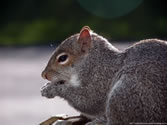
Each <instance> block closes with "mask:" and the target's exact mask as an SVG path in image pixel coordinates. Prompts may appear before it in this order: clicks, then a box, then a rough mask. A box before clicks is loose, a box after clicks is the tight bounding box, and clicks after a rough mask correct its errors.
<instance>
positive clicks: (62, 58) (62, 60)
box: [58, 55, 68, 62]
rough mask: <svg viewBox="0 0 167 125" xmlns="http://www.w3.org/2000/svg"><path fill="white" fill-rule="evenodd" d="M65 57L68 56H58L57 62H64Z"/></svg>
mask: <svg viewBox="0 0 167 125" xmlns="http://www.w3.org/2000/svg"><path fill="white" fill-rule="evenodd" d="M67 58H68V55H61V56H60V57H59V58H58V62H64V61H66V59H67Z"/></svg>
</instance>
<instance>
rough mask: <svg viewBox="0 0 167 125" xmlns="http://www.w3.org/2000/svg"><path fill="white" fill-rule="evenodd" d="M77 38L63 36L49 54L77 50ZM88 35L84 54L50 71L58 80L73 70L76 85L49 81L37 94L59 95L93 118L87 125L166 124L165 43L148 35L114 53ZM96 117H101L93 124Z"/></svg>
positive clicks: (107, 45) (108, 47) (96, 36)
mask: <svg viewBox="0 0 167 125" xmlns="http://www.w3.org/2000/svg"><path fill="white" fill-rule="evenodd" d="M78 37H79V34H76V35H73V36H71V37H70V38H68V39H66V40H65V41H64V42H63V43H62V44H61V45H60V46H59V47H58V48H57V49H56V51H55V53H54V54H53V56H52V57H51V58H55V57H56V55H57V54H58V53H60V52H63V51H66V49H67V48H68V49H70V50H72V51H73V54H75V53H79V50H80V47H79V46H78V45H77V44H76V41H77V40H78ZM91 38H92V46H91V48H90V50H89V52H88V53H87V54H86V55H84V56H81V57H79V58H78V60H77V61H75V62H74V64H73V65H72V66H69V67H67V68H64V69H62V70H61V69H59V71H57V72H59V73H58V74H59V75H55V76H56V77H57V81H59V80H62V74H63V73H66V76H70V75H71V74H72V73H74V72H75V73H77V74H78V75H79V80H80V81H81V85H80V86H78V87H74V86H70V85H68V83H67V84H61V85H60V84H57V81H54V82H52V83H48V84H47V85H45V86H44V87H43V88H42V90H41V93H42V95H43V96H46V97H48V98H53V97H55V96H60V97H62V98H64V99H65V100H67V101H68V103H69V104H70V105H71V106H72V107H74V108H75V109H76V110H78V111H79V112H81V114H82V115H85V116H87V117H88V118H91V119H92V120H94V121H93V122H92V123H88V124H89V125H92V124H96V123H100V124H104V125H112V124H115V123H122V124H126V123H134V122H137V123H139V122H141V123H155V122H158V123H162V122H163V123H164V122H167V42H166V41H162V40H158V39H147V40H143V41H140V42H138V43H137V44H135V45H133V46H131V47H129V48H128V49H126V50H125V51H119V50H118V49H116V48H115V47H113V46H112V45H111V44H110V43H109V42H108V41H107V40H106V39H104V38H103V37H101V36H99V35H97V34H95V33H92V34H91ZM50 63H51V61H49V63H48V64H50ZM49 68H50V67H49V66H47V67H46V69H45V70H48V69H49ZM66 82H68V81H67V79H66ZM98 119H103V120H101V122H95V121H99V120H98Z"/></svg>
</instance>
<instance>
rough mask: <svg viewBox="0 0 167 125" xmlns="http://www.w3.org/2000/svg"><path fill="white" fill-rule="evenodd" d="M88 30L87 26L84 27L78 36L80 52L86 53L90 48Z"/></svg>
mask: <svg viewBox="0 0 167 125" xmlns="http://www.w3.org/2000/svg"><path fill="white" fill-rule="evenodd" d="M90 32H91V30H90V28H89V27H88V26H84V27H83V28H82V29H81V31H80V35H79V39H78V43H79V44H80V46H81V51H82V52H86V51H87V50H88V49H89V48H90V46H91V35H90Z"/></svg>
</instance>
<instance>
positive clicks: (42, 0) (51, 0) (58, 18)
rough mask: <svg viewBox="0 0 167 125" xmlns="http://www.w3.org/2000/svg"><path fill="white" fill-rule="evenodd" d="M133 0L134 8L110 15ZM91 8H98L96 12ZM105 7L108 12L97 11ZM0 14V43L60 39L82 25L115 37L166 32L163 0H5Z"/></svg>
mask: <svg viewBox="0 0 167 125" xmlns="http://www.w3.org/2000/svg"><path fill="white" fill-rule="evenodd" d="M115 1H116V0H115ZM135 1H136V3H137V2H140V4H139V5H138V6H136V7H135V8H134V9H133V10H131V11H129V12H128V13H126V14H122V15H119V16H114V15H112V14H117V12H118V11H120V12H121V11H125V10H121V8H123V7H125V8H128V6H129V4H130V3H132V2H134V5H135ZM97 4H98V5H97ZM83 5H84V6H83ZM85 6H86V7H85ZM93 7H94V8H93ZM95 7H96V8H95ZM90 9H93V10H96V9H97V14H94V13H92V12H91V11H89V10H90ZM104 9H106V10H107V11H105V12H106V13H108V16H106V15H104V16H103V15H100V14H99V13H100V11H98V10H104ZM118 14H119V12H118ZM0 15H1V16H0V45H1V46H16V45H49V44H55V43H59V42H61V41H62V40H64V39H65V38H67V37H68V36H70V35H72V34H74V33H77V32H79V31H80V29H81V28H82V27H83V26H84V25H88V26H90V27H91V29H92V30H94V31H95V32H97V33H98V34H100V35H103V36H105V37H107V38H108V39H109V40H117V41H128V40H133V41H134V40H140V39H146V38H160V39H166V35H167V9H166V4H165V0H126V2H125V1H124V0H117V2H115V3H114V0H110V1H109V0H103V4H102V3H101V0H92V1H88V0H85V1H84V0H14V1H13V0H5V1H1V4H0Z"/></svg>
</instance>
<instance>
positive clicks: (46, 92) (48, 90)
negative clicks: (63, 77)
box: [41, 83, 55, 98]
mask: <svg viewBox="0 0 167 125" xmlns="http://www.w3.org/2000/svg"><path fill="white" fill-rule="evenodd" d="M50 84H51V83H47V84H46V85H44V86H43V87H42V88H41V95H42V96H44V97H46V98H54V97H55V95H54V87H53V86H51V85H50Z"/></svg>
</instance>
